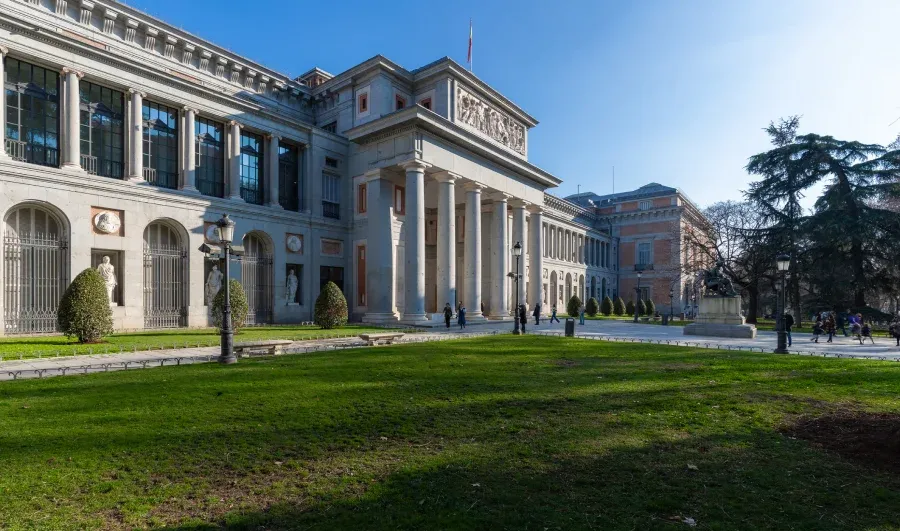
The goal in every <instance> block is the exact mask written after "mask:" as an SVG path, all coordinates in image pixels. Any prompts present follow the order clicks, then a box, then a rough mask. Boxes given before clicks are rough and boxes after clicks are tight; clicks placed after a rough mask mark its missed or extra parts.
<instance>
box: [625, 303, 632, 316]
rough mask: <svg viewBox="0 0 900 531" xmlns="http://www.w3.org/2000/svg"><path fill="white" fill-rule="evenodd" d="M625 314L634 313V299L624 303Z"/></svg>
mask: <svg viewBox="0 0 900 531" xmlns="http://www.w3.org/2000/svg"><path fill="white" fill-rule="evenodd" d="M625 315H634V301H628V303H626V304H625Z"/></svg>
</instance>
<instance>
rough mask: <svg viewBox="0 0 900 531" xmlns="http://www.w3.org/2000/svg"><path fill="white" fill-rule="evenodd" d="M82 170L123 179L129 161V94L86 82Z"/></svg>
mask: <svg viewBox="0 0 900 531" xmlns="http://www.w3.org/2000/svg"><path fill="white" fill-rule="evenodd" d="M78 90H79V93H80V94H79V98H80V111H81V167H82V168H84V170H85V171H87V172H88V173H90V174H94V175H102V176H103V177H113V178H115V179H121V178H122V177H123V176H124V173H125V171H124V164H123V162H124V159H125V145H124V137H125V113H124V110H125V95H124V94H123V93H121V92H119V91H118V90H113V89H109V88H106V87H102V86H100V85H96V84H94V83H91V82H90V81H84V80H82V81H81V82H80V83H79V84H78Z"/></svg>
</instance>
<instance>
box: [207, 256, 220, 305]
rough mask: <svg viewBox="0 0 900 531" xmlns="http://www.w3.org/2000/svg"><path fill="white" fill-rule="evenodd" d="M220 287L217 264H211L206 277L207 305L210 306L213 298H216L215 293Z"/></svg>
mask: <svg viewBox="0 0 900 531" xmlns="http://www.w3.org/2000/svg"><path fill="white" fill-rule="evenodd" d="M220 289H222V272H221V271H219V266H218V265H215V264H213V266H212V271H210V272H209V276H208V277H206V304H207V306H212V304H213V299H215V298H216V295H217V294H218V293H219V290H220Z"/></svg>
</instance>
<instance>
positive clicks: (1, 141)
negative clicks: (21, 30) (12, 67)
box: [0, 46, 9, 159]
mask: <svg viewBox="0 0 900 531" xmlns="http://www.w3.org/2000/svg"><path fill="white" fill-rule="evenodd" d="M8 52H9V49H7V48H5V47H3V46H0V83H5V82H6V71H5V70H4V69H3V67H4V63H3V60H4V59H5V58H6V54H7V53H8ZM7 157H9V153H7V152H6V87H0V159H5V158H7Z"/></svg>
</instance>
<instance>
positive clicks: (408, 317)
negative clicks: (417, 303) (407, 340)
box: [400, 313, 431, 325]
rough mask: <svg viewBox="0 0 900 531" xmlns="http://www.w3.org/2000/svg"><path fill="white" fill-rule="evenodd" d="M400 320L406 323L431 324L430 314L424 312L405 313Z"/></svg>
mask: <svg viewBox="0 0 900 531" xmlns="http://www.w3.org/2000/svg"><path fill="white" fill-rule="evenodd" d="M400 322H401V323H402V324H406V325H420V324H426V325H427V324H431V321H430V320H429V319H428V316H427V315H426V314H424V313H413V314H403V317H402V318H401V319H400Z"/></svg>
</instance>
